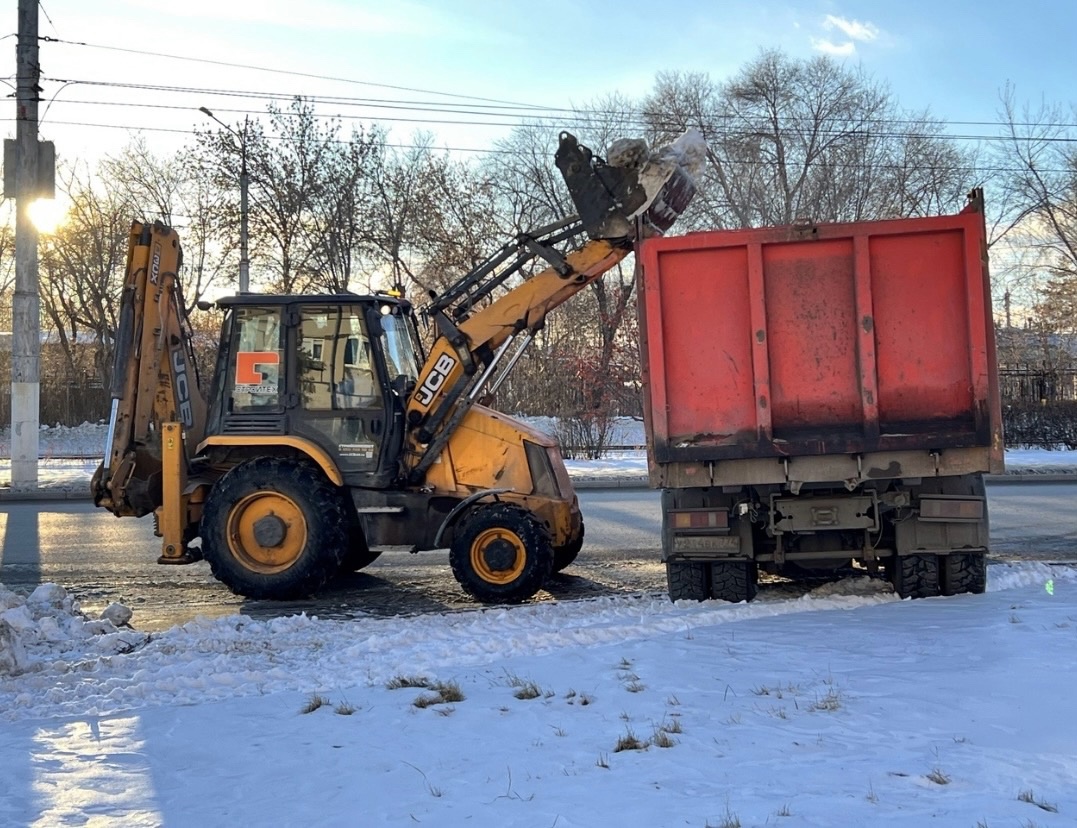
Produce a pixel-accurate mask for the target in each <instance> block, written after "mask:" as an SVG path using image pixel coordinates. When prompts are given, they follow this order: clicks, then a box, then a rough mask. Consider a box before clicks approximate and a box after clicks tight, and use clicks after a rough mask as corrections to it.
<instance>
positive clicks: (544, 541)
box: [449, 503, 554, 604]
mask: <svg viewBox="0 0 1077 828" xmlns="http://www.w3.org/2000/svg"><path fill="white" fill-rule="evenodd" d="M553 554H554V553H553V545H552V542H551V540H550V533H549V532H548V531H547V530H546V527H545V526H543V525H542V524H541V523H540V522H539V521H538V519H537V518H536V517H535V516H534V515H532V514H531V513H530V512H528V511H527V510H526V509H523V508H521V507H520V506H516V505H514V504H512V503H490V504H485V505H482V506H479V507H478V508H477V509H475V510H474V511H473V512H472V513H471V514H470V515H468V516H467V517H466V518H465V519H464V521H463V523H462V524H461V525H460V526H459V528H458V529H457V531H456V532H455V533H454V538H453V542H452V545H451V546H450V547H449V563H450V564H451V565H452V572H453V575H454V576H455V577H456V580H457V581H458V582H459V583H460V586H461V587H463V588H464V591H465V592H467V593H468V594H469V595H471V596H472V597H473V598H475V599H476V600H478V601H481V602H483V603H484V604H516V603H519V602H520V601H526V600H527V599H528V598H531V597H532V596H533V595H534V594H535V593H536V592H538V591H539V590H540V589H542V587H543V586H544V585H545V584H546V581H547V579H548V578H549V577H550V574H551V573H552V572H553Z"/></svg>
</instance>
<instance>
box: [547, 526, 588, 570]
mask: <svg viewBox="0 0 1077 828" xmlns="http://www.w3.org/2000/svg"><path fill="white" fill-rule="evenodd" d="M583 533H584V526H583V522H582V521H581V522H580V533H579V534H578V535H577V536H576V537H574V538H573V539H572V540H570V541H569V542H568V543H566V544H565V545H564V546H555V547H554V548H553V571H554V572H560V571H561V570H562V569H564V568H565V567H567V566H569V565H570V564H571V563H572V562H573V561H575V560H576V557H577V556H578V555H579V554H580V550H581V549H583Z"/></svg>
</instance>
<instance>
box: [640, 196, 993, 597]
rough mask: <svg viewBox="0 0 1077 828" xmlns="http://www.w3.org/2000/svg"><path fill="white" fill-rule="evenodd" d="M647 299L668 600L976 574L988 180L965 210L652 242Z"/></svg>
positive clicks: (975, 585)
mask: <svg viewBox="0 0 1077 828" xmlns="http://www.w3.org/2000/svg"><path fill="white" fill-rule="evenodd" d="M639 258H640V272H639V279H640V297H641V298H640V316H641V326H640V327H641V332H642V340H643V348H642V350H643V361H644V372H645V388H646V393H647V399H646V403H645V422H646V426H647V434H648V445H649V449H648V452H649V458H648V466H649V472H650V479H651V484H652V485H653V486H655V487H656V488H661V490H662V550H663V560H664V561H665V563H666V571H667V576H668V583H669V593H670V597H671V598H673V599H674V600H677V599H681V598H685V599H695V600H703V599H706V598H720V599H725V600H728V601H747V600H751V599H752V598H753V597H754V596H755V593H756V584H757V578H758V574H759V571H760V568H762V569H763V570H764V571H766V572H768V573H774V574H779V575H786V576H789V577H794V578H804V577H810V576H812V575H813V574H819V573H820V572H822V573H826V572H833V571H835V570H841V569H845V568H848V567H853V566H856V567H860V566H862V567H864V568H866V569H867V570H868V571H870V572H873V573H875V572H879V571H883V572H885V574H886V576H887V577H888V578H889V579H890V581H891V582H892V583H893V585H894V588H895V590H896V591H897V592H898V594H900V595H901V596H903V597H926V596H930V595H939V594H943V595H953V594H956V593H961V592H982V591H983V590H984V588H985V584H986V578H987V575H986V554H987V551H988V517H987V501H986V498H985V495H984V483H983V475H984V474H985V473H990V474H998V473H1001V472H1002V470H1003V458H1004V454H1003V441H1002V425H1001V422H1002V419H1001V412H1000V405H999V390H998V377H997V370H996V358H995V341H994V325H993V323H992V314H991V298H990V297H991V291H990V284H989V279H990V276H989V273H988V268H987V247H986V238H985V230H984V218H983V194H982V191H974V192H973V193H972V194H970V196H969V203H968V206H967V207H966V208H965V209H964V210H963V211H962V212H961V213H959V214H957V215H952V216H941V217H932V218H917V219H898V220H888V221H865V222H854V223H849V224H819V225H814V224H797V225H792V226H788V227H774V228H765V229H753V230H735V231H718V232H702V233H692V234H688V235H685V236H679V237H667V238H655V239H649V240H647V241H646V242H644V243H643V245H642V247H641V250H640V257H639Z"/></svg>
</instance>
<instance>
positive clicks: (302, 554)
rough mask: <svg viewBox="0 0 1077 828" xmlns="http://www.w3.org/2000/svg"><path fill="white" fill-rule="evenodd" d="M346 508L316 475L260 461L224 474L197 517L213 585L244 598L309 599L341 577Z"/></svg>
mask: <svg viewBox="0 0 1077 828" xmlns="http://www.w3.org/2000/svg"><path fill="white" fill-rule="evenodd" d="M347 506H348V504H347V501H346V500H345V496H344V494H343V492H341V490H340V489H338V488H336V487H335V486H333V484H332V483H330V482H329V480H327V479H326V477H325V475H324V474H322V472H321V470H320V469H318V468H317V467H315V466H313V465H311V464H309V463H306V462H302V461H297V460H292V459H290V458H277V457H260V458H257V459H255V460H248V461H247V462H245V463H241V464H240V465H238V466H235V467H234V468H232V469H230V470H229V471H228V472H227V473H226V474H225V475H224V477H222V478H221V479H220V480H219V481H217V483H216V485H215V486H214V487H213V488H212V489H211V490H210V493H209V497H208V498H207V499H206V505H205V508H204V509H203V512H202V523H201V536H202V556H203V557H204V558H205V560H206V561H208V562H209V566H210V570H211V571H212V572H213V575H214V577H215V578H217V580H219V581H221V582H222V583H223V584H225V585H226V586H227V587H228V588H229V589H231V590H232V591H233V592H235V593H237V594H238V595H243V596H246V597H247V598H256V599H263V598H265V599H270V600H286V599H292V598H300V597H303V596H307V595H310V594H311V593H313V592H315V591H316V590H318V589H319V588H320V587H322V586H323V585H324V584H325V583H326V582H327V581H328V580H329V579H330V578H332V577H333V576H334V575H335V574H336V573H337V571H338V570H339V569H340V566H341V562H342V560H343V559H344V556H345V552H346V550H347V548H348V540H349V537H348V532H349V528H350V526H352V525H353V524H352V523H351V521H349V515H348V510H347Z"/></svg>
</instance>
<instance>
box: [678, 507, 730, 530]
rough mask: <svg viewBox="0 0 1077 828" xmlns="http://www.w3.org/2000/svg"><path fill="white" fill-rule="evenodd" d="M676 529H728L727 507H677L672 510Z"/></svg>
mask: <svg viewBox="0 0 1077 828" xmlns="http://www.w3.org/2000/svg"><path fill="white" fill-rule="evenodd" d="M670 518H671V520H672V525H673V528H674V529H728V528H729V512H728V511H727V510H725V509H677V510H675V511H671V512H670Z"/></svg>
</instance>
